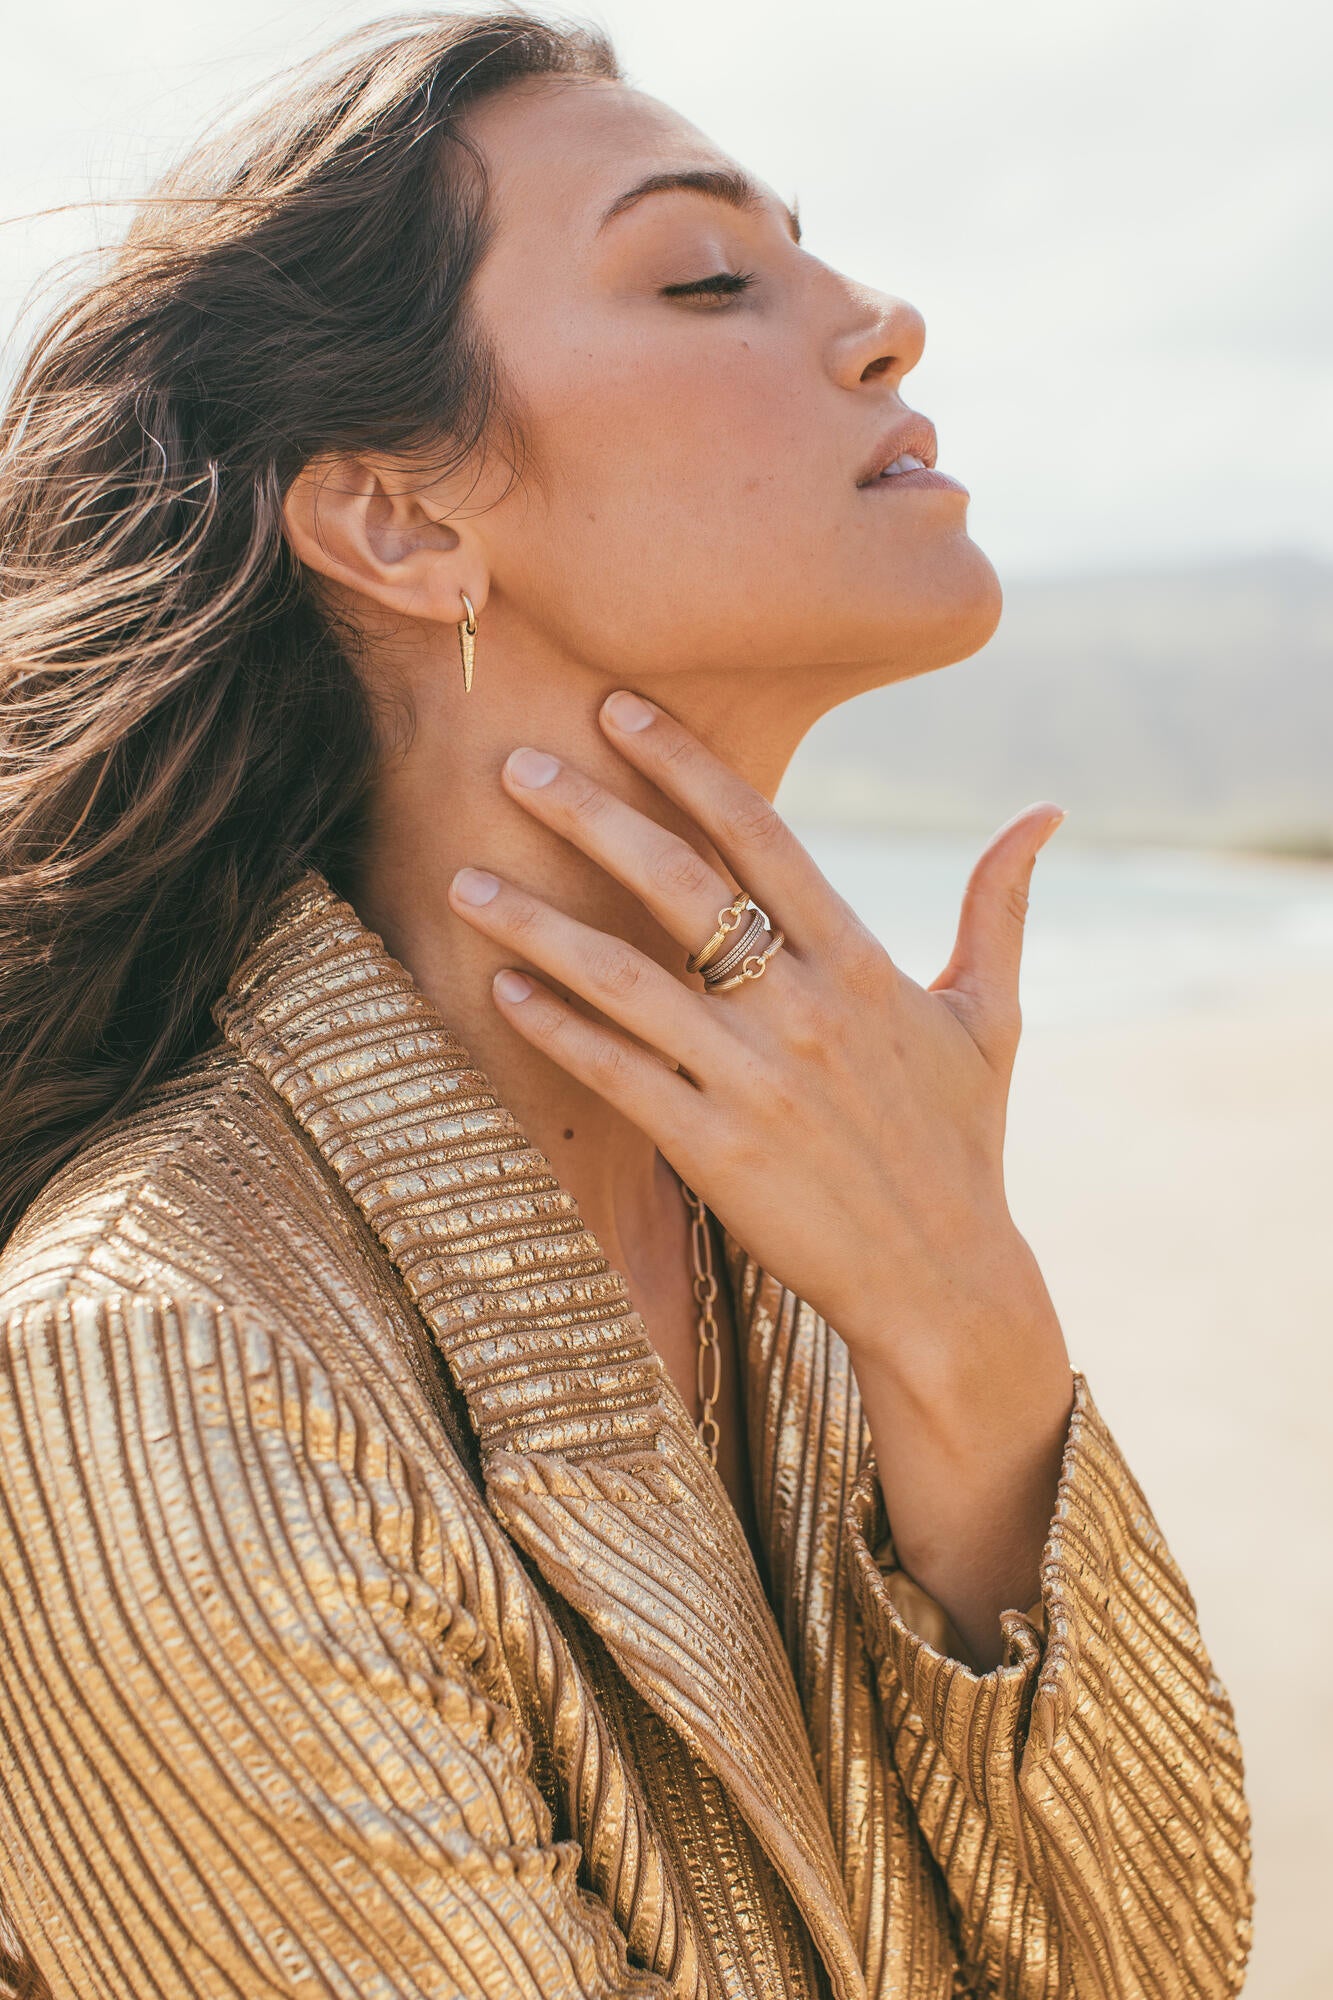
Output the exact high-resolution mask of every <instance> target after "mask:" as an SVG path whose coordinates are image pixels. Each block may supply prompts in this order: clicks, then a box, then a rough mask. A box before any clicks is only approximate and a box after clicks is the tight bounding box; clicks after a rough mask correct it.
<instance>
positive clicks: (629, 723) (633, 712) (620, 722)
mask: <svg viewBox="0 0 1333 2000" xmlns="http://www.w3.org/2000/svg"><path fill="white" fill-rule="evenodd" d="M602 713H603V715H605V716H606V718H607V720H608V721H609V722H611V723H613V724H614V725H615V727H616V728H617V729H622V730H624V732H625V734H626V735H632V734H633V732H634V731H635V730H636V729H646V728H647V727H648V724H649V723H650V722H651V721H652V719H653V717H654V716H655V715H656V713H657V710H656V709H655V708H653V707H652V705H651V704H650V703H649V702H646V701H640V699H639V697H638V695H636V694H630V693H629V692H628V691H627V690H626V689H624V688H621V689H620V691H619V693H617V694H610V695H608V696H607V698H606V700H605V701H604V702H603V703H602Z"/></svg>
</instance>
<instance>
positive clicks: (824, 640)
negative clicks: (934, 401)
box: [463, 80, 1000, 699]
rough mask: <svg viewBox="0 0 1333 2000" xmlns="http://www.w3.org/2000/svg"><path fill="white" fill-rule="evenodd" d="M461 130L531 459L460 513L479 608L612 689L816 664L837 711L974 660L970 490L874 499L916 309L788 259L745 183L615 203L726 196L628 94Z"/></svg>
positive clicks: (655, 116) (908, 483) (482, 296)
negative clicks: (697, 183)
mask: <svg viewBox="0 0 1333 2000" xmlns="http://www.w3.org/2000/svg"><path fill="white" fill-rule="evenodd" d="M468 129H469V132H470V134H471V136H472V137H473V138H474V139H475V140H476V141H477V142H478V143H479V145H480V147H481V150H482V153H483V155H484V157H485V160H486V165H487V171H488V175H489V177H490V180H491V187H492V200H493V204H494V214H495V219H496V227H495V232H494V236H493V238H492V243H491V247H490V248H489V250H488V251H487V253H486V256H485V258H484V261H483V263H482V265H481V268H480V270H479V272H478V275H477V278H476V280H475V284H474V290H473V294H472V296H473V301H474V305H475V309H476V311H477V312H478V314H479V315H480V319H481V323H482V326H483V328H484V329H485V331H486V333H487V334H488V336H489V338H490V340H491V341H492V343H493V344H494V347H495V349H496V351H497V355H498V359H499V362H500V365H501V369H502V371H503V375H504V377H505V379H506V382H507V386H508V391H509V394H510V397H511V399H512V400H513V403H514V406H515V409H516V413H517V415H518V418H519V422H520V425H521V428H522V431H523V435H524V438H525V440H526V443H527V445H528V447H529V459H528V463H527V469H526V470H525V472H524V476H523V478H522V480H521V481H520V482H518V483H516V484H515V485H513V487H512V488H511V490H510V491H509V492H508V493H507V494H504V495H503V497H501V498H500V499H499V500H498V501H496V502H495V504H493V505H489V506H485V507H484V509H483V510H482V511H477V509H478V501H479V499H482V500H484V499H485V498H486V496H487V494H488V490H489V489H488V485H487V482H486V480H483V483H482V486H481V488H480V491H479V493H474V494H473V496H472V501H471V503H470V504H469V505H468V506H466V507H465V508H464V509H463V513H464V514H465V515H466V516H467V517H468V518H469V519H470V520H471V522H472V524H473V527H474V528H475V530H476V531H477V533H478V535H479V537H480V541H481V544H482V546H483V547H484V550H485V555H486V561H487V566H488V568H489V572H490V606H491V608H492V610H493V612H496V613H498V612H499V611H500V610H501V609H503V613H504V616H505V619H506V621H507V623H509V624H510V626H511V629H516V628H515V625H514V621H517V627H527V628H530V630H531V632H532V634H533V636H534V637H539V638H540V640H541V641H542V642H543V643H545V644H547V645H550V644H554V645H556V646H557V647H559V648H560V649H561V650H563V651H566V652H567V653H568V654H569V655H570V657H571V658H573V659H575V660H579V661H583V662H585V663H586V664H589V665H593V666H596V667H598V668H604V669H605V670H606V671H607V672H608V673H609V674H610V675H611V676H612V678H614V679H616V680H621V679H624V680H628V681H629V682H630V683H631V684H646V683H647V682H649V681H650V680H653V679H655V678H656V677H657V676H658V675H661V674H669V673H673V672H679V671H681V670H683V669H690V668H698V667H703V668H706V669H709V670H716V669H718V668H728V669H751V668H758V669H768V670H782V669H785V668H799V669H811V668H815V669H818V668H825V669H827V670H828V676H827V678H828V680H829V682H830V685H829V686H828V687H827V689H826V690H825V692H826V693H827V694H829V695H832V696H833V698H835V699H836V698H840V696H841V695H842V694H844V693H849V692H852V691H854V689H855V688H856V687H857V686H864V685H868V684H871V683H873V682H874V681H877V680H884V679H892V678H897V677H900V676H904V675H907V674H910V673H915V672H924V671H927V670H928V669H930V668H931V667H935V666H939V665H942V664H944V663H945V662H947V661H949V660H954V659H960V658H962V657H964V656H965V655H966V654H968V653H971V652H973V651H975V650H976V648H977V647H979V646H981V645H983V644H984V643H985V641H986V639H988V638H989V636H990V634H991V632H992V631H993V630H994V628H995V624H996V622H997V620H998V617H999V610H1000V590H999V584H998V582H997V580H996V577H995V572H994V570H993V569H992V568H991V565H990V563H989V562H988V561H987V559H986V557H985V556H984V555H983V554H982V552H981V550H980V549H978V548H977V546H976V544H975V543H974V542H972V541H971V540H970V539H969V537H968V534H967V494H966V492H965V490H963V489H961V488H960V487H959V486H957V485H932V484H931V483H930V481H929V480H928V479H927V478H925V477H924V476H923V475H920V474H918V475H916V476H915V477H909V478H905V479H904V478H891V479H882V478H876V477H874V476H873V475H875V474H876V473H878V471H879V470H880V468H881V467H882V466H883V465H884V464H885V463H886V462H888V461H889V460H891V459H893V458H894V457H895V456H896V454H897V452H898V451H899V450H900V449H907V450H914V451H915V453H916V456H917V457H919V458H924V459H925V460H926V461H927V463H928V464H929V463H930V462H931V460H932V459H933V457H934V453H933V450H932V449H931V445H930V439H931V431H930V427H929V425H928V424H927V425H925V426H924V438H923V436H922V435H921V431H922V428H923V427H922V421H921V419H919V418H918V417H917V416H916V414H915V412H913V411H912V410H911V409H910V407H909V406H908V405H906V404H905V403H904V402H903V398H902V384H903V377H904V376H905V375H906V374H907V373H908V371H909V370H910V369H911V368H913V367H914V366H915V365H916V363H917V361H918V360H919V359H920V356H921V351H922V346H923V343H924V337H925V330H924V325H923V322H922V319H921V315H920V313H918V312H917V311H916V309H915V308H914V307H913V306H910V305H908V304H906V303H905V302H904V301H903V300H901V299H896V298H892V297H889V296H888V295H886V294H885V293H883V292H878V291H875V290H873V289H872V288H870V287H869V286H866V285H860V284H857V283H855V282H854V281H853V280H851V279H849V278H846V277H844V276H842V275H841V274H840V273H839V272H837V271H834V270H832V269H831V268H830V267H829V266H828V265H827V264H824V263H821V261H820V260H819V258H818V257H817V256H816V255H813V254H812V253H811V252H810V251H808V250H805V249H802V248H800V247H799V246H798V244H797V242H796V240H795V234H794V227H793V218H792V217H791V216H790V214H789V213H788V211H787V209H786V207H785V205H784V204H783V203H782V202H781V201H780V200H779V199H778V197H777V196H776V195H774V194H773V193H772V192H771V191H770V190H768V189H766V188H764V187H763V186H762V185H757V186H755V188H754V191H753V198H752V199H751V200H747V201H744V202H743V203H742V202H741V201H740V200H737V199H734V198H733V199H724V198H722V195H721V194H719V193H717V192H712V193H710V192H704V191H697V190H693V189H689V188H671V189H666V190H663V191H658V192H648V193H643V194H641V195H639V196H638V197H637V198H636V199H632V200H626V199H624V197H626V196H627V195H628V194H629V192H630V191H631V190H633V189H635V188H636V187H637V186H638V184H639V183H641V182H642V181H644V180H645V178H647V177H649V176H659V175H675V174H679V173H696V172H698V171H700V170H706V171H708V172H718V171H719V170H721V172H722V173H723V174H724V175H725V181H724V183H723V185H724V187H730V188H733V189H735V188H737V187H739V188H740V189H741V190H743V188H744V186H745V177H744V176H741V175H739V174H738V172H737V170H736V168H735V166H734V163H733V162H731V161H730V160H728V159H727V158H726V156H725V155H723V154H721V153H719V152H718V151H717V149H716V148H715V147H714V146H712V145H711V144H710V143H709V142H708V141H707V140H706V139H705V138H703V136H702V135H701V134H700V133H699V132H698V131H696V130H695V128H694V127H693V126H691V125H689V124H688V123H687V122H686V121H685V120H684V119H682V118H680V117H678V116H677V115H676V114H675V113H674V112H673V111H671V110H669V109H668V108H667V107H666V106H664V105H662V104H660V103H658V102H657V101H656V100H655V99H653V98H649V97H644V96H642V95H640V94H639V93H638V92H636V91H633V90H630V89H627V88H625V87H624V86H622V85H619V84H614V83H604V82H600V81H591V80H578V81H565V80H555V81H545V80H543V81H538V82H533V83H524V84H519V85H516V86H512V87H511V88H509V89H507V90H505V91H504V92H502V93H500V94H499V95H497V96H496V97H494V98H491V99H488V100H485V101H483V102H482V103H481V104H479V105H478V106H476V107H475V108H474V110H473V112H472V113H471V114H470V117H469V124H468ZM691 285H704V286H705V287H706V289H703V290H699V291H695V292H691V291H689V290H688V289H686V288H687V287H689V286H691ZM904 425H911V426H912V431H911V432H909V434H908V435H907V436H906V437H905V439H904V440H903V441H902V442H901V443H899V442H898V441H897V438H896V432H897V430H898V427H900V426H904ZM913 433H915V434H913ZM946 469H947V467H946ZM868 475H870V478H869V483H863V482H865V481H866V480H867V476H868ZM497 490H500V489H497Z"/></svg>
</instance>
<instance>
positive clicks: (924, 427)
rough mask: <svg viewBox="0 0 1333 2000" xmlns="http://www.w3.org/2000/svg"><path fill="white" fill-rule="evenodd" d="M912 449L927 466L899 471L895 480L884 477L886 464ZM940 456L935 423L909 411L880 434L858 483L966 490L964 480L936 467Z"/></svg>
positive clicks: (860, 484) (956, 490) (955, 490)
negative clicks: (883, 472) (882, 474)
mask: <svg viewBox="0 0 1333 2000" xmlns="http://www.w3.org/2000/svg"><path fill="white" fill-rule="evenodd" d="M905 451H910V452H911V454H912V456H913V458H919V459H921V460H922V461H923V464H924V469H923V470H922V471H919V472H897V473H895V474H894V476H893V478H892V479H881V478H880V476H879V475H880V473H881V472H882V471H883V470H884V467H885V466H886V465H892V464H893V461H894V459H895V458H901V457H902V455H903V453H904V452H905ZM938 457H939V442H938V440H937V438H936V436H935V426H934V424H932V422H931V421H930V418H929V417H923V416H922V415H921V414H920V412H919V411H916V410H908V411H906V412H904V414H903V415H902V416H901V417H899V418H898V419H897V421H896V422H895V423H893V424H891V425H890V426H889V428H888V430H886V431H884V432H882V433H881V435H880V438H879V441H878V443H877V444H876V445H875V447H874V451H873V454H872V456H871V457H870V458H869V459H867V460H866V462H865V464H864V466H863V467H862V470H861V473H860V476H859V477H858V479H857V482H856V483H857V485H858V486H861V487H866V486H882V487H890V486H915V487H918V488H921V487H942V488H944V489H946V490H948V491H952V492H955V493H966V492H967V488H966V487H965V486H964V485H963V483H962V481H961V480H958V479H954V478H952V477H951V476H950V475H949V474H948V473H947V472H939V471H937V470H936V467H935V461H936V459H937V458H938Z"/></svg>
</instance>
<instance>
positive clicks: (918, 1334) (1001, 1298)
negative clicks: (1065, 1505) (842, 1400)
mask: <svg viewBox="0 0 1333 2000" xmlns="http://www.w3.org/2000/svg"><path fill="white" fill-rule="evenodd" d="M985 1271H986V1275H985V1278H984V1281H980V1282H977V1283H975V1284H974V1285H973V1286H971V1287H970V1288H969V1287H968V1286H966V1285H965V1284H964V1283H963V1282H962V1281H961V1280H960V1281H959V1282H957V1283H956V1284H953V1285H951V1286H950V1287H949V1288H948V1290H947V1292H946V1294H945V1295H944V1296H943V1297H942V1298H940V1299H937V1300H935V1301H934V1302H933V1306H932V1311H931V1313H930V1314H929V1315H928V1316H925V1317H923V1316H922V1314H921V1309H920V1307H919V1306H917V1307H914V1308H913V1310H912V1314H911V1321H912V1323H911V1324H906V1323H904V1319H903V1316H902V1314H901V1313H899V1314H897V1315H895V1314H894V1313H893V1312H889V1313H886V1314H885V1315H884V1323H883V1326H882V1330H881V1331H880V1332H879V1333H878V1335H877V1337H873V1338H872V1337H871V1335H870V1333H869V1331H868V1330H867V1332H866V1333H865V1334H863V1335H862V1337H861V1338H860V1339H856V1340H853V1341H851V1342H849V1345H850V1346H851V1351H852V1360H853V1365H854V1367H855V1370H856V1376H857V1382H858V1385H859V1387H860V1391H861V1400H862V1405H863V1408H864V1410H865V1415H866V1421H867V1424H868V1426H869V1429H870V1434H871V1439H872V1442H873V1444H874V1448H875V1458H876V1462H877V1466H878V1471H879V1479H880V1485H881V1487H882V1489H883V1494H884V1505H885V1511H886V1513H887V1515H888V1522H889V1528H890V1531H891V1533H892V1535H893V1541H894V1548H895V1552H896V1555H897V1559H898V1562H899V1563H900V1565H901V1567H902V1568H903V1569H905V1570H906V1571H907V1572H908V1574H909V1575H910V1576H912V1577H913V1578H915V1580H916V1582H917V1583H919V1584H920V1585H921V1587H922V1589H923V1590H925V1591H927V1592H929V1594H930V1595H931V1597H933V1598H934V1599H935V1600H936V1602H937V1603H938V1604H940V1605H941V1606H942V1607H943V1609H944V1610H945V1611H947V1612H948V1614H949V1617H950V1618H951V1619H952V1621H953V1624H954V1626H955V1627H956V1629H957V1631H958V1633H959V1635H960V1637H961V1638H962V1639H963V1641H964V1642H965V1644H966V1646H967V1649H968V1658H969V1663H970V1664H971V1665H973V1666H975V1667H978V1668H980V1669H983V1670H985V1669H987V1668H989V1667H991V1666H993V1665H994V1664H995V1663H996V1662H997V1661H998V1660H999V1658H1000V1652H1001V1640H1000V1627H999V1619H1000V1614H1001V1612H1003V1611H1006V1610H1010V1609H1017V1610H1022V1609H1025V1608H1026V1607H1027V1606H1028V1605H1030V1604H1032V1603H1034V1602H1035V1601H1036V1599H1037V1598H1038V1596H1039V1595H1040V1579H1039V1574H1038V1571H1039V1565H1040V1561H1041V1554H1042V1549H1043V1547H1044V1545H1045V1541H1046V1537H1047V1534H1048V1531H1049V1528H1050V1522H1051V1515H1052V1513H1053V1511H1054V1507H1055V1497H1056V1487H1057V1482H1058V1478H1059V1470H1060V1455H1061V1450H1062V1448H1063V1445H1064V1441H1065V1435H1066V1431H1067V1428H1068V1422H1069V1414H1070V1410H1071V1408H1072V1405H1073V1394H1074V1384H1073V1376H1072V1374H1071V1371H1070V1367H1069V1359H1068V1355H1067V1353H1066V1351H1065V1344H1064V1337H1063V1334H1062V1332H1061V1329H1060V1324H1059V1320H1058V1318H1057V1316H1056V1313H1055V1309H1054V1306H1053V1305H1052V1303H1051V1300H1050V1296H1049V1294H1048V1293H1047V1291H1046V1287H1045V1284H1044V1282H1043V1280H1042V1277H1041V1273H1040V1271H1039V1270H1038V1269H1037V1265H1036V1262H1035V1259H1034V1258H1033V1257H1032V1253H1031V1251H1030V1250H1029V1248H1028V1246H1027V1244H1026V1243H1025V1242H1024V1240H1023V1238H1022V1237H1021V1236H1016V1238H1015V1241H1014V1242H1013V1243H1012V1244H1006V1246H1005V1249H1004V1253H1003V1255H1002V1256H999V1257H997V1258H996V1259H994V1260H993V1261H991V1262H989V1263H988V1264H987V1265H986V1267H985ZM895 1320H896V1323H895Z"/></svg>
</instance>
